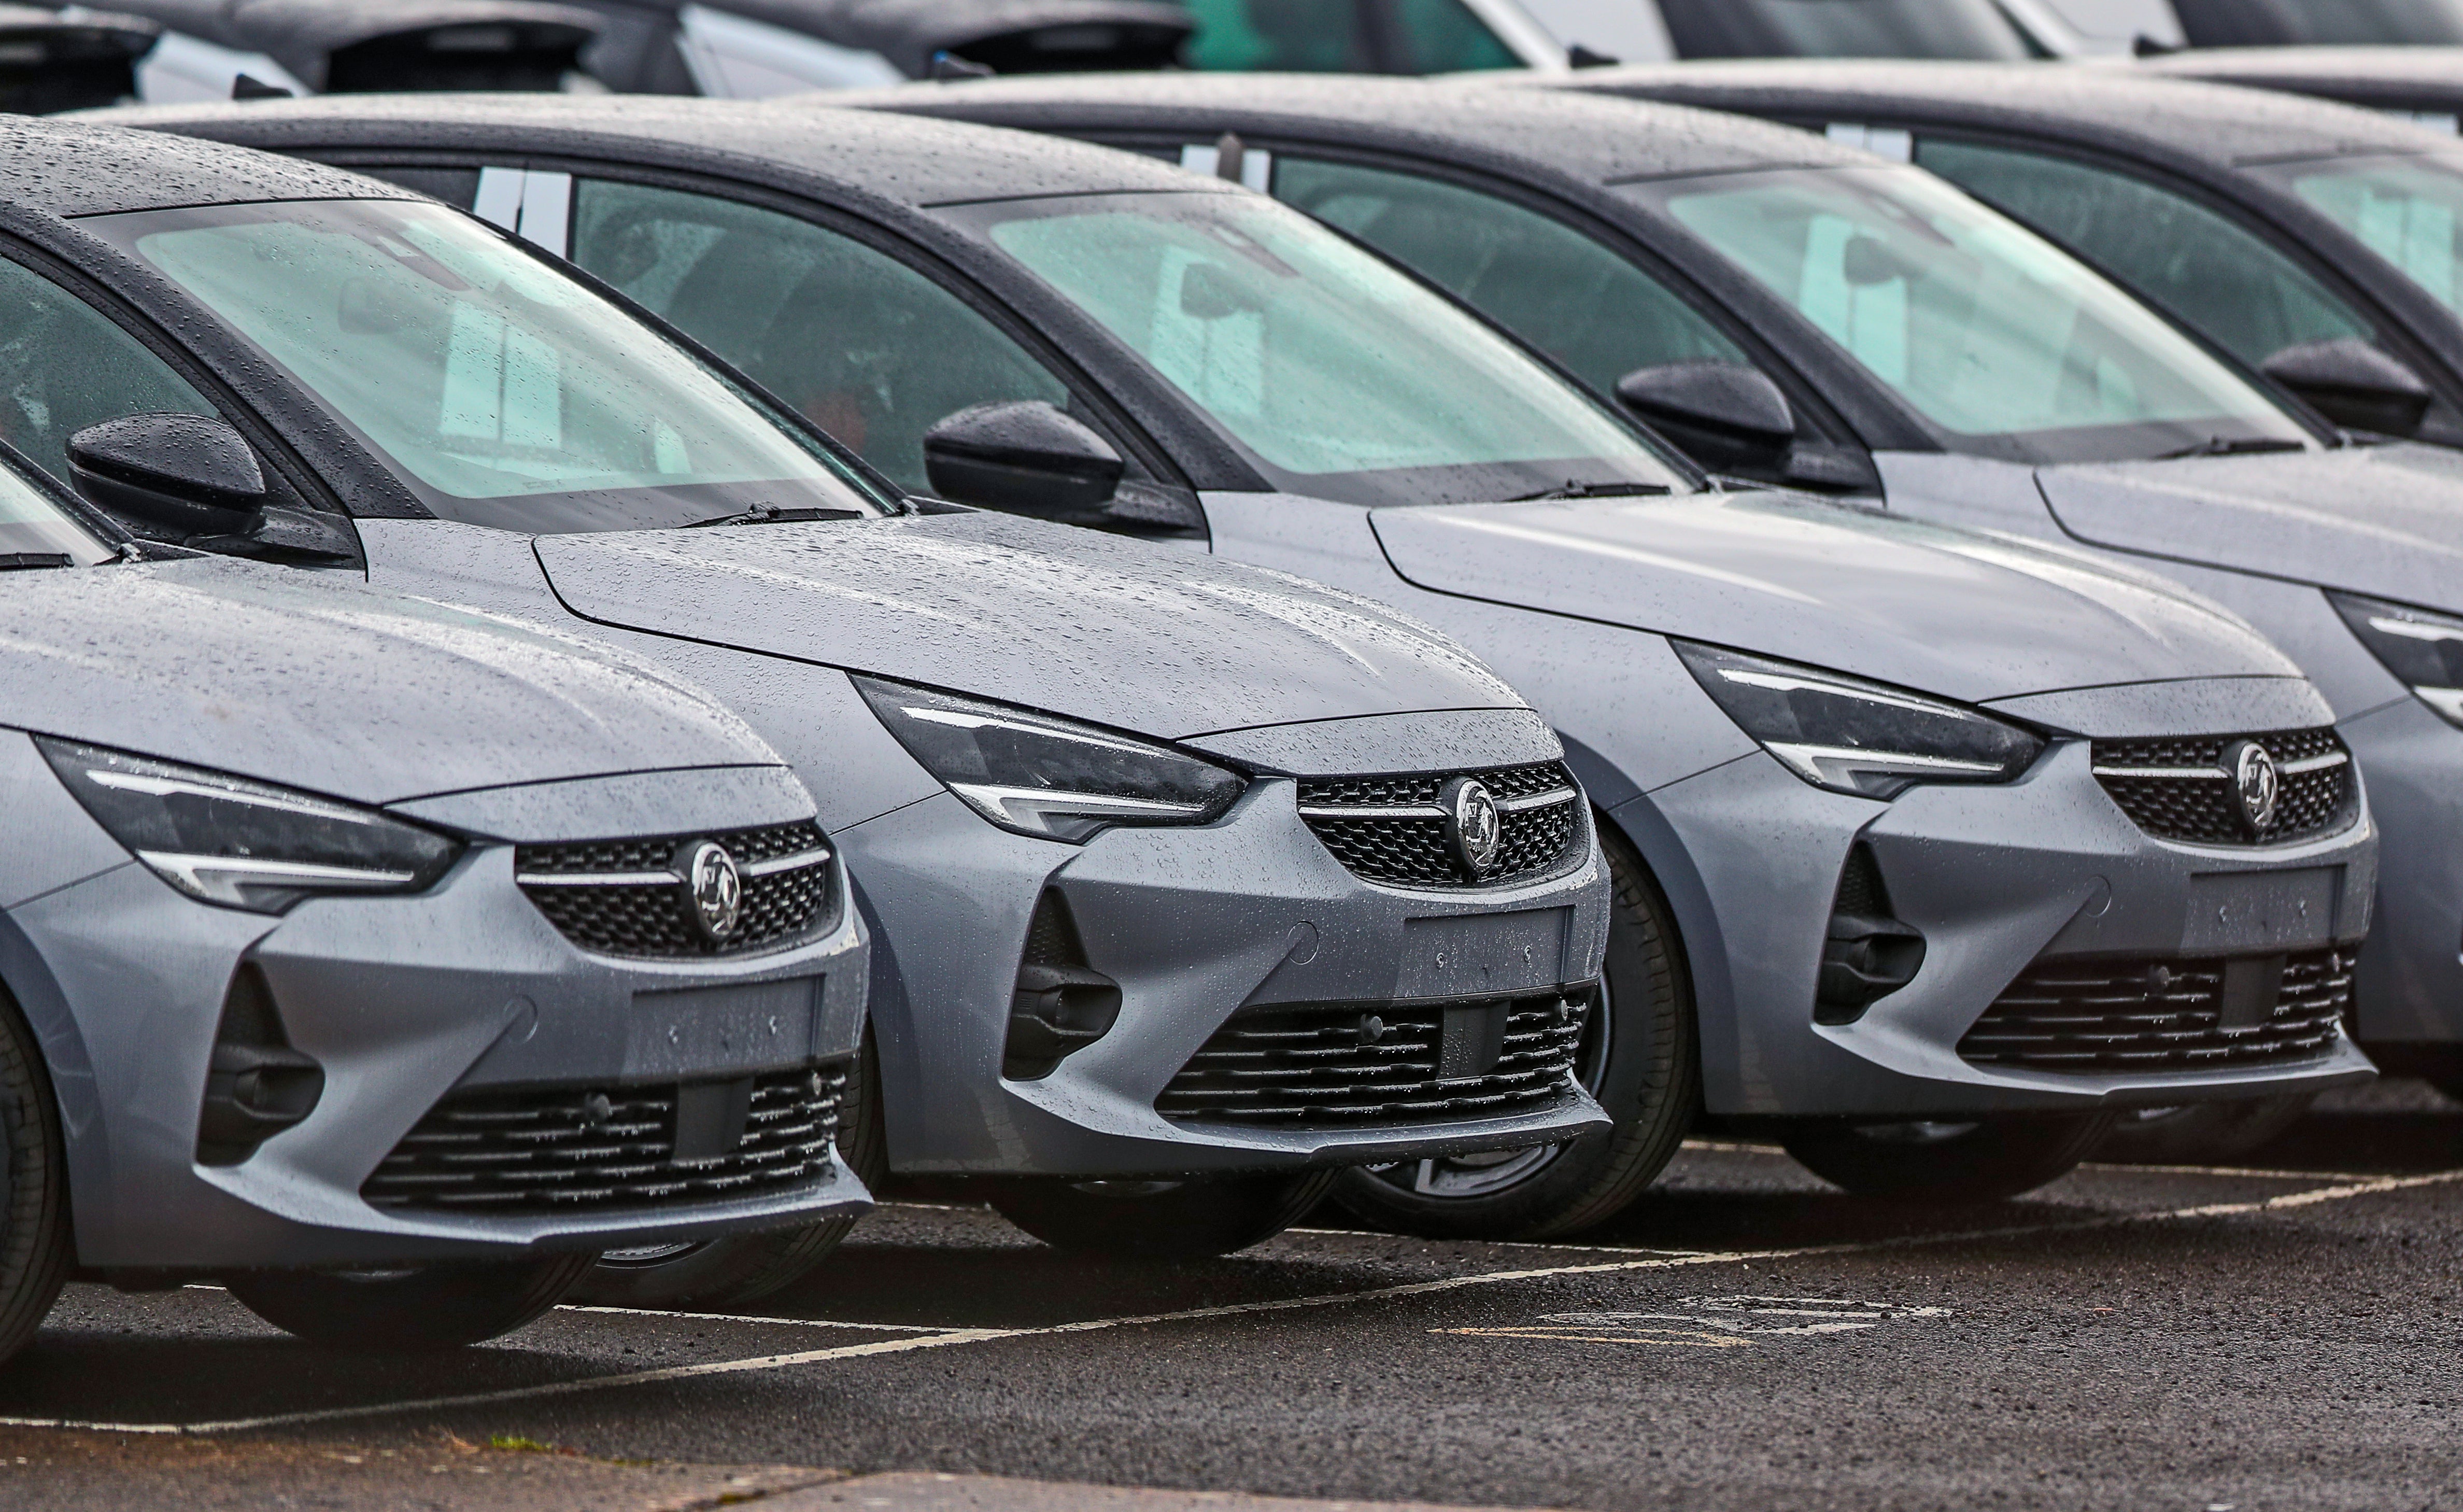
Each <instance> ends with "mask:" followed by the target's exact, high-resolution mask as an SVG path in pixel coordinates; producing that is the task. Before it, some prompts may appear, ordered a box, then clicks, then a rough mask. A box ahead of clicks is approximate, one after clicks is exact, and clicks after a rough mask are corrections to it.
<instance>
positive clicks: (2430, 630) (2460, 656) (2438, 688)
mask: <svg viewBox="0 0 2463 1512" xmlns="http://www.w3.org/2000/svg"><path fill="white" fill-rule="evenodd" d="M2326 600H2327V602H2328V603H2332V604H2333V605H2334V606H2335V612H2336V613H2338V614H2341V615H2342V616H2343V623H2344V624H2345V625H2350V626H2351V627H2352V633H2353V634H2354V635H2357V636H2359V637H2360V638H2361V644H2362V645H2363V646H2367V647H2368V648H2369V651H2370V653H2371V654H2372V655H2374V656H2376V657H2377V659H2378V660H2379V661H2381V662H2384V663H2385V664H2386V669H2387V671H2389V672H2392V673H2394V674H2395V676H2397V677H2399V678H2401V679H2403V681H2404V683H2405V684H2406V685H2407V686H2408V687H2409V688H2410V689H2411V690H2412V691H2413V692H2414V693H2415V694H2417V695H2419V698H2420V701H2421V702H2422V703H2424V704H2427V705H2428V706H2429V707H2430V708H2431V709H2434V710H2436V711H2437V712H2438V714H2439V715H2440V716H2441V717H2443V718H2444V719H2445V720H2446V722H2447V723H2448V724H2452V725H2463V619H2457V618H2455V617H2454V616H2453V615H2451V614H2439V613H2437V612H2436V611H2435V610H2432V609H2415V608H2413V607H2412V606H2411V605H2409V604H2408V603H2387V602H2386V601H2385V600H2384V599H2364V598H2362V597H2361V596H2360V595H2359V594H2356V593H2332V592H2330V593H2328V594H2327V595H2326Z"/></svg>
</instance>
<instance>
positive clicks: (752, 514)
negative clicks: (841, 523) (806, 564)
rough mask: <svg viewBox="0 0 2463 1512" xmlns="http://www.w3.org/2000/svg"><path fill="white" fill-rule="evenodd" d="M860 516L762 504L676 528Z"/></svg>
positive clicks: (860, 515) (850, 512)
mask: <svg viewBox="0 0 2463 1512" xmlns="http://www.w3.org/2000/svg"><path fill="white" fill-rule="evenodd" d="M861 518H863V511H861V510H860V509H772V508H769V507H767V506H763V507H761V508H758V509H748V510H738V511H736V512H735V513H734V514H732V515H714V516H712V517H711V518H708V519H697V520H695V521H693V522H692V523H691V524H689V525H679V526H677V527H676V528H677V529H678V530H701V529H704V528H706V527H708V526H711V525H783V524H788V523H791V522H793V521H796V520H808V519H861Z"/></svg>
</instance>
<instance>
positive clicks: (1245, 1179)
mask: <svg viewBox="0 0 2463 1512" xmlns="http://www.w3.org/2000/svg"><path fill="white" fill-rule="evenodd" d="M1334 1176H1335V1173H1334V1172H1331V1171H1303V1172H1295V1173H1290V1174H1281V1173H1277V1174H1267V1175H1243V1176H1204V1177H1193V1178H1191V1179H1189V1180H1187V1181H1066V1180H1059V1179H1055V1178H1033V1179H1030V1178H1024V1177H1019V1178H1014V1179H1010V1180H1004V1181H996V1182H990V1183H987V1184H986V1190H985V1195H986V1197H987V1198H989V1199H990V1201H991V1202H992V1206H993V1208H995V1209H996V1210H998V1211H999V1213H1000V1216H1003V1217H1005V1218H1007V1219H1009V1220H1010V1221H1011V1222H1012V1223H1014V1224H1016V1225H1017V1226H1018V1227H1019V1228H1022V1229H1024V1230H1026V1232H1028V1233H1029V1234H1032V1235H1034V1236H1035V1238H1039V1239H1041V1240H1042V1241H1043V1242H1044V1243H1046V1244H1049V1245H1051V1246H1052V1247H1053V1248H1054V1249H1060V1250H1077V1251H1079V1252H1081V1253H1085V1254H1094V1255H1126V1256H1131V1257H1134V1258H1136V1259H1140V1260H1202V1259H1204V1258H1205V1257H1207V1256H1210V1255H1229V1254H1231V1252H1232V1251H1234V1250H1244V1249H1247V1248H1248V1247H1249V1246H1250V1245H1252V1244H1262V1243H1264V1242H1265V1241H1266V1240H1268V1239H1270V1238H1274V1237H1275V1235H1277V1234H1280V1233H1281V1232H1283V1230H1285V1229H1287V1228H1290V1227H1291V1226H1292V1225H1293V1224H1294V1223H1297V1222H1298V1221H1299V1219H1300V1216H1301V1215H1302V1214H1305V1213H1306V1212H1308V1210H1309V1209H1311V1208H1313V1207H1315V1206H1317V1204H1318V1200H1319V1198H1321V1197H1323V1196H1324V1195H1325V1192H1326V1188H1327V1187H1328V1186H1329V1185H1331V1184H1332V1183H1333V1181H1334Z"/></svg>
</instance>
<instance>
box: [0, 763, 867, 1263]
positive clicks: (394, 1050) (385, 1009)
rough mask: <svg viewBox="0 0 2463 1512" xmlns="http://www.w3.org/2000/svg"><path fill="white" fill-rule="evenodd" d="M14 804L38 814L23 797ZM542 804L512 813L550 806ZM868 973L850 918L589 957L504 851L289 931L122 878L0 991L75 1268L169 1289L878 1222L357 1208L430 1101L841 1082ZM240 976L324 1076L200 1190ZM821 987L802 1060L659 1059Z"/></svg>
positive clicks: (846, 912) (321, 913) (138, 872)
mask: <svg viewBox="0 0 2463 1512" xmlns="http://www.w3.org/2000/svg"><path fill="white" fill-rule="evenodd" d="M693 776H694V775H693V774H676V775H675V780H676V782H678V783H680V784H688V783H690V782H691V781H692V780H693ZM14 791H15V793H16V795H17V797H18V798H19V800H21V801H23V800H27V799H29V798H30V797H36V798H39V797H40V789H39V788H38V787H37V786H36V785H34V784H32V783H27V784H20V785H18V786H17V787H16V788H15V789H14ZM51 798H52V799H55V800H56V804H57V805H58V807H59V809H60V810H62V811H61V812H56V813H48V814H46V815H45V816H44V822H46V823H48V824H51V825H54V826H60V827H64V828H66V827H74V826H76V825H78V824H83V825H86V826H88V827H89V828H91V821H90V820H87V819H86V818H85V816H84V814H83V811H82V810H80V809H78V808H76V804H75V801H74V800H72V799H71V798H70V797H69V796H68V794H67V793H66V792H65V791H63V790H60V789H59V788H58V787H57V784H56V783H54V784H52V792H51ZM522 800H524V801H529V800H538V801H540V802H542V803H543V804H546V805H549V806H551V807H552V805H553V804H554V802H555V800H556V793H555V790H554V789H553V788H552V787H546V788H540V789H534V790H530V792H528V793H525V794H523V795H522ZM46 801H47V802H48V801H49V800H46ZM683 806H684V807H685V808H687V809H688V808H689V807H690V806H691V805H690V804H689V803H687V804H685V805H683ZM658 812H659V810H658V809H656V808H652V809H650V810H648V811H647V817H645V814H644V813H643V812H642V811H636V812H634V813H633V814H631V815H630V816H629V822H630V824H631V825H632V826H633V827H634V832H640V833H660V832H662V831H661V830H660V828H658V827H657V825H656V816H657V814H658ZM676 827H677V828H679V829H682V828H687V827H689V826H687V825H679V826H676ZM95 833H99V832H98V831H96V832H95ZM545 838H563V837H560V836H550V837H545ZM839 883H840V886H841V887H843V883H844V877H843V873H841V875H840V877H839ZM840 896H841V897H843V896H844V894H843V891H841V893H840ZM866 955H867V946H866V942H865V940H864V938H863V935H862V933H861V929H860V927H859V925H858V924H857V922H856V919H855V910H854V909H851V908H841V909H839V918H838V922H837V924H836V926H835V927H834V928H832V929H830V930H829V931H827V932H826V933H825V934H823V935H822V936H820V937H817V938H814V939H811V940H809V941H807V942H805V943H803V944H800V945H798V946H796V948H794V949H791V950H785V951H779V952H774V953H761V954H754V955H751V956H747V957H741V958H734V957H718V958H711V959H698V960H688V961H687V960H678V961H664V960H619V959H615V958H610V957H605V956H598V955H592V954H588V953H583V952H582V951H580V950H579V949H578V948H577V947H575V946H574V945H573V944H572V943H570V942H569V941H567V940H566V939H565V937H564V936H563V935H561V934H559V933H558V932H557V931H556V928H555V927H554V926H553V925H551V924H550V923H549V922H548V920H547V918H546V917H545V916H544V915H543V914H541V913H540V912H539V910H538V909H536V908H535V907H534V906H533V905H532V903H531V902H530V900H529V899H528V898H526V897H525V896H524V895H523V893H522V892H521V891H520V889H519V888H518V887H516V886H515V884H514V880H513V854H512V846H510V845H506V844H476V845H474V846H473V847H472V848H471V850H470V851H469V853H467V854H466V855H465V856H464V857H463V859H462V860H461V861H460V862H459V863H458V864H457V865H456V866H455V868H454V870H453V871H452V872H451V873H449V874H448V875H447V878H446V879H445V880H444V881H443V882H441V883H439V884H438V885H437V886H436V887H433V888H431V889H430V890H429V891H428V892H426V893H425V894H422V895H419V896H415V897H391V898H389V897H369V898H347V897H335V898H321V899H315V900H311V901H309V902H307V903H303V904H301V905H300V906H299V907H297V908H295V909H293V910H292V911H291V912H290V913H289V914H287V915H284V916H281V917H269V916H265V915H260V914H253V913H246V912H240V911H236V910H233V909H218V908H211V907H208V906H206V905H203V904H200V903H197V902H195V901H193V900H191V899H189V898H187V897H185V895H183V894H181V893H179V892H177V891H175V890H174V889H173V888H171V887H169V886H167V885H166V884H164V883H163V882H162V881H160V880H159V879H157V878H156V877H155V876H154V875H153V874H152V873H151V872H149V871H147V870H145V869H144V868H143V867H142V866H138V865H136V864H135V863H134V862H127V861H125V860H124V858H123V860H122V862H121V864H120V865H116V866H112V867H110V868H109V869H107V870H104V871H101V872H100V873H99V874H98V875H93V876H89V877H87V878H85V879H84V880H82V881H79V882H76V883H75V884H73V885H70V886H67V887H59V888H56V889H54V890H52V891H49V892H47V893H44V894H42V895H40V896H37V897H34V898H33V899H31V900H29V901H26V902H24V903H22V904H20V905H18V906H17V907H15V908H13V909H10V910H9V911H8V912H7V913H6V914H5V915H0V971H5V973H6V975H7V976H8V980H9V985H10V987H11V990H12V992H13V993H14V995H15V997H17V1000H18V1002H19V1004H20V1005H21V1007H22V1008H23V1009H24V1011H25V1013H26V1016H27V1018H28V1019H29V1021H30V1022H31V1023H32V1025H33V1028H34V1030H35V1033H36V1035H37V1038H38V1039H39V1040H40V1041H41V1042H42V1044H43V1048H44V1052H45V1055H46V1058H47V1061H48V1063H49V1064H50V1068H51V1071H52V1076H53V1081H54V1087H55V1090H56V1092H57V1095H58V1099H59V1103H60V1107H61V1112H62V1122H63V1125H64V1127H65V1129H66V1131H67V1134H68V1141H69V1157H70V1172H71V1181H72V1198H73V1203H72V1205H73V1208H74V1211H75V1214H76V1250H77V1259H78V1261H79V1262H80V1263H81V1264H84V1265H88V1266H124V1267H137V1268H143V1269H161V1270H175V1271H211V1270H217V1269H240V1268H254V1267H276V1266H310V1265H352V1264H359V1265H378V1264H397V1263H408V1262H414V1261H423V1260H451V1259H490V1258H505V1257H508V1256H513V1255H518V1254H521V1253H525V1252H529V1251H534V1250H599V1249H607V1248H613V1247H617V1246H619V1245H626V1244H641V1243H649V1242H662V1241H666V1240H670V1239H683V1238H695V1237H702V1236H708V1235H716V1234H723V1233H729V1232H735V1231H744V1230H753V1229H764V1228H778V1227H784V1226H791V1225H795V1224H799V1223H803V1222H808V1221H811V1220H814V1219H817V1218H819V1217H823V1216H829V1215H831V1214H838V1213H855V1212H861V1211H862V1210H863V1209H864V1208H865V1207H866V1206H868V1205H869V1201H870V1198H869V1196H868V1194H866V1193H865V1191H864V1190H863V1187H862V1184H861V1182H860V1181H858V1180H857V1179H856V1178H855V1177H854V1176H853V1175H851V1174H849V1173H848V1172H846V1171H845V1169H844V1167H843V1164H842V1163H834V1168H835V1169H834V1172H833V1173H832V1174H831V1175H830V1176H828V1177H826V1178H824V1179H821V1180H817V1181H815V1182H810V1183H805V1184H802V1185H798V1186H796V1187H794V1188H792V1189H785V1190H780V1191H776V1192H773V1193H769V1194H763V1195H759V1196H746V1197H740V1198H735V1199H731V1200H702V1201H692V1202H688V1203H677V1204H674V1205H666V1204H662V1205H657V1206H652V1207H644V1208H628V1209H621V1210H604V1211H602V1210H584V1211H578V1212H566V1211H552V1212H519V1213H496V1212H487V1213H468V1212H445V1211H436V1210H433V1209H429V1208H422V1207H414V1208H382V1209H381V1208H378V1207H375V1206H372V1205H370V1203H368V1202H367V1201H365V1200H363V1199H362V1197H361V1196H360V1188H361V1184H362V1183H363V1182H364V1181H365V1180H366V1179H367V1177H368V1176H369V1174H370V1173H371V1172H374V1171H375V1170H376V1169H377V1167H378V1165H379V1163H380V1162H381V1161H382V1160H383V1159H384V1157H385V1156H386V1155H387V1153H388V1152H390V1151H391V1150H393V1149H394V1147H395V1146H396V1144H397V1143H398V1142H399V1141H400V1140H401V1139H402V1138H403V1135H404V1134H405V1133H406V1132H408V1131H409V1130H410V1129H412V1128H413V1127H414V1126H415V1125H417V1124H418V1123H419V1121H420V1120H421V1118H422V1117H423V1115H425V1114H426V1113H427V1112H428V1111H429V1109H430V1108H431V1107H434V1106H435V1105H436V1104H437V1103H438V1102H439V1100H440V1099H442V1098H444V1097H446V1095H447V1093H448V1092H467V1091H469V1090H471V1089H473V1088H481V1087H490V1086H538V1085H571V1084H577V1083H590V1082H599V1081H604V1082H608V1083H621V1082H639V1081H643V1080H645V1079H647V1078H660V1079H667V1080H672V1081H675V1082H689V1081H694V1080H697V1079H705V1078H712V1077H725V1076H731V1075H735V1074H738V1073H739V1072H741V1071H746V1070H751V1069H752V1068H754V1063H759V1064H760V1065H763V1066H768V1065H786V1064H802V1063H810V1062H813V1061H827V1060H832V1059H843V1058H845V1057H846V1056H848V1055H850V1054H851V1053H852V1052H853V1050H854V1049H855V1046H856V1044H857V1039H858V1035H859V1033H860V1032H861V1022H862V1005H863V985H864V977H865V969H866ZM244 964H252V965H253V966H254V967H255V969H256V970H257V971H259V972H261V973H262V977H263V981H264V982H265V984H266V986H267V987H268V988H269V989H270V991H271V994H272V1000H273V1002H274V1004H275V1007H276V1010H277V1011H278V1013H279V1015H280V1018H281V1021H282V1027H283V1029H284V1031H285V1033H286V1035H287V1038H288V1040H289V1041H290V1044H291V1045H292V1047H293V1048H294V1049H296V1050H297V1051H299V1052H302V1053H304V1054H306V1055H308V1056H310V1057H313V1058H314V1059H315V1060H316V1062H317V1063H319V1064H320V1065H321V1066H322V1068H323V1072H324V1078H325V1081H324V1089H323V1093H322V1095H321V1097H320V1098H319V1100H318V1101H317V1103H316V1107H315V1109H314V1111H313V1112H311V1113H310V1114H309V1115H308V1117H307V1118H306V1119H305V1121H304V1122H301V1123H299V1124H298V1125H296V1126H295V1127H294V1128H291V1129H286V1130H284V1131H282V1132H280V1133H277V1134H275V1135H273V1136H272V1138H271V1139H269V1140H267V1141H266V1142H265V1143H264V1144H263V1145H262V1146H260V1147H258V1148H257V1150H255V1152H254V1153H253V1154H252V1155H251V1156H250V1157H249V1158H247V1159H245V1160H244V1161H242V1162H240V1163H238V1164H236V1165H229V1166H218V1165H202V1164H200V1163H199V1162H198V1159H197V1153H198V1129H199V1113H200V1107H201V1104H202V1101H203V1099H204V1096H205V1093H206V1087H207V1067H208V1063H209V1061H210V1059H211V1055H212V1051H213V1044H214V1040H215V1036H216V1032H217V1026H218V1024H219V1023H220V1021H221V1019H222V1017H223V1012H224V1004H225V996H226V993H227V991H228V990H229V988H230V986H231V984H232V981H233V978H234V974H235V973H236V972H238V971H240V969H241V968H242V966H243V965H244ZM814 979H817V981H818V982H819V986H818V987H817V989H815V990H813V991H812V993H811V995H810V997H805V998H801V999H800V1000H802V1001H807V1002H809V1003H810V1004H811V1005H812V1008H811V1013H810V1017H809V1019H808V1020H807V1021H806V1024H805V1025H804V1026H803V1027H804V1036H803V1040H802V1042H800V1043H793V1044H766V1043H765V1044H758V1045H743V1044H741V1043H740V1042H739V1044H738V1045H737V1046H736V1047H733V1048H729V1049H725V1050H712V1049H709V1048H708V1047H706V1046H705V1047H690V1046H689V1037H688V1036H687V1037H686V1038H687V1044H688V1048H687V1050H685V1051H683V1052H678V1053H676V1054H675V1055H667V1056H665V1057H664V1059H663V1058H662V1057H663V1055H664V1052H662V1051H661V1050H660V1049H659V1041H662V1040H663V1039H664V1033H663V1030H664V1028H665V1026H669V1025H671V1024H672V1023H674V1022H675V1021H676V1020H677V1019H678V1017H679V1016H684V1017H686V1018H689V1017H691V1016H692V1015H695V1014H697V1013H700V1012H701V1011H702V1010H703V1007H704V1006H705V1005H707V1004H708V1002H709V1001H710V999H701V1000H700V1001H699V1002H698V1003H696V1002H695V1001H694V1000H691V999H678V998H674V997H644V996H643V995H648V994H670V993H675V992H678V991H692V990H704V989H722V990H724V989H730V988H740V987H748V986H755V985H757V984H762V983H786V982H799V981H806V980H814ZM738 1000H741V999H738ZM790 1032H791V1033H792V1031H790ZM652 1061H657V1062H659V1063H657V1064H651V1063H650V1062H652Z"/></svg>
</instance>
